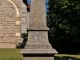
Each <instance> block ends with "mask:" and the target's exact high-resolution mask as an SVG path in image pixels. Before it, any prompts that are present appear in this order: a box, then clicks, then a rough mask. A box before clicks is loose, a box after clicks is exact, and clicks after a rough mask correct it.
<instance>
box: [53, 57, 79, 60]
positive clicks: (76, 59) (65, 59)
mask: <svg viewBox="0 0 80 60" xmlns="http://www.w3.org/2000/svg"><path fill="white" fill-rule="evenodd" d="M54 59H55V60H80V58H74V57H67V56H65V57H57V56H55V57H54Z"/></svg>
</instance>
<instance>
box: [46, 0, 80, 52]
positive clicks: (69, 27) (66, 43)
mask: <svg viewBox="0 0 80 60" xmlns="http://www.w3.org/2000/svg"><path fill="white" fill-rule="evenodd" d="M48 5H49V9H48V15H47V17H48V26H49V28H50V32H49V34H50V36H49V38H50V42H51V43H52V45H53V47H55V48H56V49H57V50H58V51H59V53H77V52H80V49H79V48H80V38H79V36H80V17H79V16H80V1H79V0H49V2H48Z"/></svg>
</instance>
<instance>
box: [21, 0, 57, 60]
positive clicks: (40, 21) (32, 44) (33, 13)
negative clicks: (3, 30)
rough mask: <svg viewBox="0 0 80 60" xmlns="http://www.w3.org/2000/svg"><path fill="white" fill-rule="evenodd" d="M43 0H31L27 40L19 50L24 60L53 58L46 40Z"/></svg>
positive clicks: (53, 52) (52, 52)
mask: <svg viewBox="0 0 80 60" xmlns="http://www.w3.org/2000/svg"><path fill="white" fill-rule="evenodd" d="M48 30H49V28H47V24H46V9H45V0H31V9H30V19H29V28H28V41H27V42H26V45H25V48H24V49H22V50H21V52H20V53H21V54H22V55H23V58H24V60H54V54H56V53H57V51H56V50H55V49H52V46H51V44H50V43H49V41H48Z"/></svg>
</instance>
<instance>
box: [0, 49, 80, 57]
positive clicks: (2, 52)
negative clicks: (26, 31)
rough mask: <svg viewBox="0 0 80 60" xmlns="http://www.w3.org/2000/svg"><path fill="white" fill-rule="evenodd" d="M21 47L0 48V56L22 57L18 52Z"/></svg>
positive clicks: (61, 55) (60, 55)
mask: <svg viewBox="0 0 80 60" xmlns="http://www.w3.org/2000/svg"><path fill="white" fill-rule="evenodd" d="M20 51H21V49H6V48H4V49H0V57H1V58H2V57H20V58H22V55H21V54H20ZM55 56H58V57H63V56H69V57H75V58H80V55H70V54H56V55H55Z"/></svg>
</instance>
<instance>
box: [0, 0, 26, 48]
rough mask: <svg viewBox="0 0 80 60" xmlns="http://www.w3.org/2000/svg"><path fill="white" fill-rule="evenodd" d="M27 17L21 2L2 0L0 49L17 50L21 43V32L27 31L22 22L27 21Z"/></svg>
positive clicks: (18, 0)
mask: <svg viewBox="0 0 80 60" xmlns="http://www.w3.org/2000/svg"><path fill="white" fill-rule="evenodd" d="M24 10H25V11H24ZM23 15H25V16H23ZM26 16H27V11H26V6H25V5H24V4H23V2H22V1H21V0H0V48H15V47H16V45H17V44H18V43H20V42H21V31H22V32H25V31H24V30H26V29H23V28H21V27H23V26H22V25H23V24H22V20H23V19H24V20H25V21H26V20H27V18H26ZM22 18H23V19H22ZM25 25H26V24H25ZM25 25H24V26H25ZM26 26H27V25H26ZM5 44H6V45H5ZM2 45H5V46H2ZM10 45H11V46H10Z"/></svg>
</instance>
